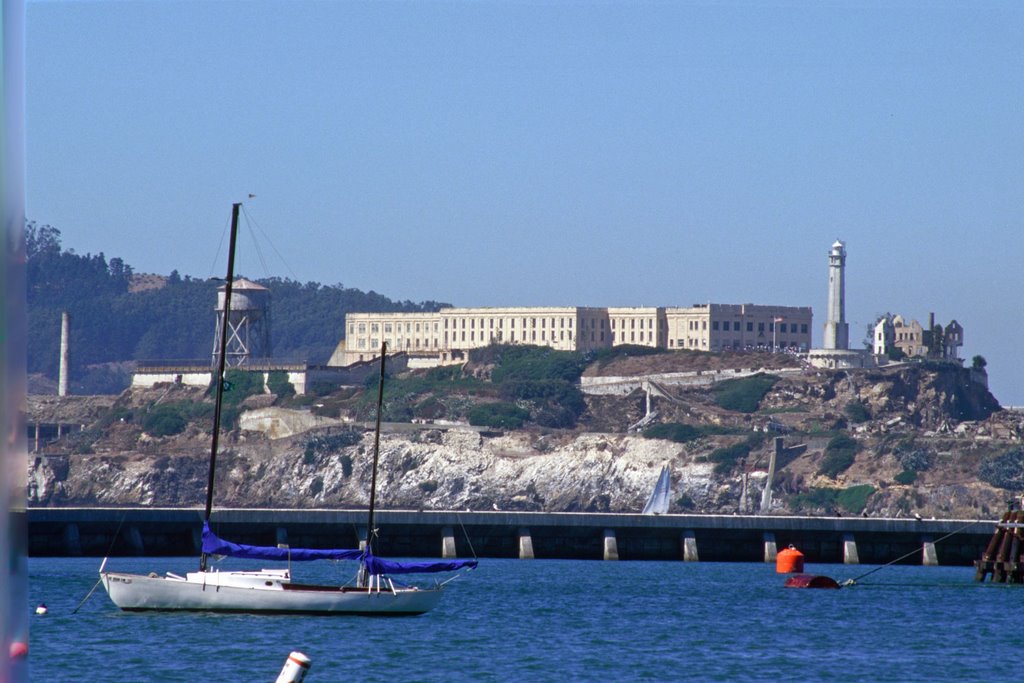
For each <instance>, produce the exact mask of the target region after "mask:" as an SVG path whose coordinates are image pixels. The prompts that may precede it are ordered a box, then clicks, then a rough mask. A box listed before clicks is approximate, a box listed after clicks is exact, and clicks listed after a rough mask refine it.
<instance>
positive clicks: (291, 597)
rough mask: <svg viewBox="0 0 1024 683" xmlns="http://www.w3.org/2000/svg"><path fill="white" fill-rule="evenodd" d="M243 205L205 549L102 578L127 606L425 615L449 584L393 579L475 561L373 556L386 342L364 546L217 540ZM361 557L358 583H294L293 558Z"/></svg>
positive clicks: (231, 256) (230, 275) (230, 277)
mask: <svg viewBox="0 0 1024 683" xmlns="http://www.w3.org/2000/svg"><path fill="white" fill-rule="evenodd" d="M240 207H241V204H237V203H236V204H233V205H232V211H231V236H230V247H229V249H228V272H227V280H226V284H225V300H224V315H223V317H222V329H221V335H220V349H219V356H218V359H217V369H216V375H215V378H214V379H215V380H216V389H215V399H214V401H215V403H214V417H213V435H212V438H211V448H210V463H209V473H208V476H207V490H206V507H205V512H204V516H203V532H202V550H201V553H200V557H199V570H198V571H196V572H188V573H186V575H185V576H179V575H177V574H173V573H171V572H167V573H166V574H165V575H164V576H160V575H158V574H156V573H150V574H148V575H147V574H128V573H124V572H114V571H104V568H105V566H106V562H107V561H106V559H104V560H103V564H101V565H100V572H99V573H100V581H101V582H102V583H103V586H104V588H105V589H106V591H107V594H108V595H109V596H110V599H111V600H112V601H113V602H114V604H115V605H117V606H118V607H120V608H121V609H123V610H127V611H138V610H188V611H219V612H252V613H271V614H325V615H328V614H329V615H341V614H369V615H374V614H387V615H403V614H408V615H411V614H422V613H424V612H427V611H429V610H430V609H432V608H433V607H434V606H436V605H437V603H438V602H439V601H440V599H441V594H442V591H443V585H441V584H435V585H434V586H432V587H423V588H421V587H417V586H407V585H399V584H397V583H395V582H394V581H393V580H392V579H391V578H390V577H391V576H392V575H397V574H416V573H436V572H447V571H455V570H459V569H472V568H475V567H476V566H477V561H476V560H475V559H474V560H447V561H440V562H398V561H395V560H386V559H383V558H380V557H377V556H376V555H374V554H373V540H374V537H375V535H376V533H375V527H374V512H375V506H376V488H377V466H378V461H379V454H380V427H381V411H382V407H383V397H384V376H385V375H384V363H385V359H386V356H387V344H386V343H383V344H381V361H380V363H381V365H380V381H379V383H378V390H377V421H376V429H375V433H374V444H373V468H372V474H371V482H370V505H369V523H368V526H367V538H366V545H365V547H364V548H361V549H307V548H282V547H275V546H254V545H245V544H240V543H233V542H231V541H227V540H224V539H221V538H219V537H218V536H217V535H216V534H215V533H214V532H213V531H212V529H211V528H210V518H211V515H212V512H213V493H214V477H215V474H216V462H217V446H218V437H219V433H220V423H221V409H222V404H223V393H224V388H225V386H224V384H225V377H224V373H225V357H226V343H227V342H226V340H227V336H228V335H227V332H228V330H227V325H228V322H227V321H228V318H229V314H230V306H231V288H232V283H233V281H234V265H235V243H236V238H237V234H238V212H239V208H240ZM211 555H222V556H229V557H235V558H247V559H257V560H268V561H284V562H288V568H287V569H260V570H254V571H250V570H244V571H219V570H215V569H211V568H210V566H209V557H210V556H211ZM319 559H330V560H355V561H358V562H359V572H358V575H357V579H356V581H355V583H354V584H350V585H341V586H332V585H315V584H301V583H296V582H293V581H292V577H291V562H297V561H307V560H319Z"/></svg>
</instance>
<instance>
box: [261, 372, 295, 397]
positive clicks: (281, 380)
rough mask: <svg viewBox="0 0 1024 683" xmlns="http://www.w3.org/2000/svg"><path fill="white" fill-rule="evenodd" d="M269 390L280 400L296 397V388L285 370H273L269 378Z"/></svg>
mask: <svg viewBox="0 0 1024 683" xmlns="http://www.w3.org/2000/svg"><path fill="white" fill-rule="evenodd" d="M267 389H269V390H270V393H272V394H274V395H275V396H277V397H278V398H281V399H284V398H291V397H292V396H294V395H295V387H294V386H292V383H291V382H290V381H289V380H288V373H287V372H285V371H284V370H273V371H271V372H270V374H269V375H268V376H267Z"/></svg>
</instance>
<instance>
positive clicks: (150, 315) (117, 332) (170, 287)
mask: <svg viewBox="0 0 1024 683" xmlns="http://www.w3.org/2000/svg"><path fill="white" fill-rule="evenodd" d="M26 253H27V263H26V284H27V296H28V327H27V341H28V358H27V368H28V372H29V373H32V374H37V375H40V376H42V377H46V378H49V379H51V380H56V377H57V366H58V363H59V347H60V319H61V313H62V312H64V311H68V312H69V313H70V315H71V354H70V364H71V382H72V392H73V393H78V394H98V393H120V392H121V391H122V390H123V389H124V388H125V387H127V386H128V381H129V372H130V370H129V368H128V367H126V366H125V365H124V362H125V361H139V360H195V359H205V358H209V357H210V354H211V352H212V339H213V332H212V331H213V328H214V322H215V320H214V313H213V308H214V305H215V303H216V300H217V299H216V297H217V287H218V286H220V285H221V284H222V282H221V281H219V280H206V279H195V278H192V277H190V276H187V275H186V276H184V277H183V276H181V275H180V274H179V273H178V272H177V271H174V272H172V273H171V274H170V275H169V276H167V277H155V276H137V275H136V274H135V273H134V271H133V269H132V267H131V266H130V265H128V264H126V263H125V262H124V261H123V260H122V259H120V258H116V257H115V258H111V259H109V260H108V259H107V258H106V256H105V255H104V254H102V253H100V254H96V255H92V254H86V255H84V256H83V255H80V254H76V253H75V252H74V250H71V249H64V248H63V247H62V245H61V234H60V231H59V230H57V229H56V228H53V227H51V226H48V225H43V226H39V225H36V224H34V223H30V224H29V225H28V226H27V228H26ZM239 275H241V274H239ZM250 279H254V278H250ZM255 281H256V282H258V283H260V284H262V285H263V286H265V287H267V288H269V289H270V291H271V320H272V323H273V329H272V344H273V347H274V356H275V357H276V358H279V359H286V360H293V361H309V362H313V363H322V362H324V361H326V360H327V358H328V357H329V356H330V354H331V352H332V351H333V350H334V347H335V346H336V345H337V343H338V341H339V340H340V339H341V338H342V337H343V336H344V320H345V314H346V313H347V312H349V311H432V310H437V309H438V308H440V307H441V306H442V305H443V304H441V303H438V302H435V301H424V302H421V303H418V304H417V303H413V302H411V301H392V300H391V299H388V298H387V297H385V296H382V295H380V294H377V293H376V292H362V291H360V290H358V289H352V288H349V287H344V286H342V285H340V284H338V285H321V284H320V283H318V282H307V283H305V284H303V283H300V282H296V281H294V280H289V279H282V278H262V279H258V278H256V279H255ZM119 364H120V365H119Z"/></svg>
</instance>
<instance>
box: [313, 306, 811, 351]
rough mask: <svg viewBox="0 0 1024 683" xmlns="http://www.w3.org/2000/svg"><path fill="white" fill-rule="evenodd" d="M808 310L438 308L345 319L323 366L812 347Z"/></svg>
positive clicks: (769, 308)
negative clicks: (628, 350) (496, 354)
mask: <svg viewBox="0 0 1024 683" xmlns="http://www.w3.org/2000/svg"><path fill="white" fill-rule="evenodd" d="M811 319H812V313H811V309H810V307H796V306H762V305H755V304H713V303H708V304H698V305H694V306H690V307H688V308H664V307H636V308H584V307H576V306H567V307H536V308H525V307H523V308H520V307H516V308H443V309H441V310H440V311H438V312H436V313H349V314H348V315H347V316H346V319H345V338H344V339H343V340H342V341H341V342H340V343H339V344H338V346H337V348H336V349H335V351H334V353H333V354H332V356H331V359H330V360H329V361H328V365H333V366H344V365H351V364H352V363H358V362H360V361H367V360H371V359H373V358H376V357H377V356H378V355H379V353H380V345H381V342H387V344H388V350H389V351H391V352H395V353H397V352H404V353H407V354H409V355H410V357H413V358H415V357H419V358H421V359H422V360H423V361H424V362H425V363H428V362H429V363H437V362H440V363H446V362H453V361H457V360H461V359H462V358H463V357H464V356H465V352H466V351H468V350H470V349H475V348H481V347H484V346H488V345H490V344H535V345H539V346H549V347H551V348H553V349H558V350H561V351H586V350H589V349H603V348H610V347H612V346H621V345H638V346H649V347H654V348H664V349H691V350H698V351H725V350H736V351H739V350H747V349H750V350H753V349H762V350H769V349H779V350H792V351H801V352H802V351H807V350H808V349H809V348H810V346H811V329H812V320H811Z"/></svg>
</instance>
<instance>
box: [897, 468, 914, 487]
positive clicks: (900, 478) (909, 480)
mask: <svg viewBox="0 0 1024 683" xmlns="http://www.w3.org/2000/svg"><path fill="white" fill-rule="evenodd" d="M893 480H894V481H895V482H896V483H897V484H913V483H914V482H915V481H917V472H915V471H914V470H903V471H902V472H900V473H899V474H897V475H896V476H895V477H893Z"/></svg>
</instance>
